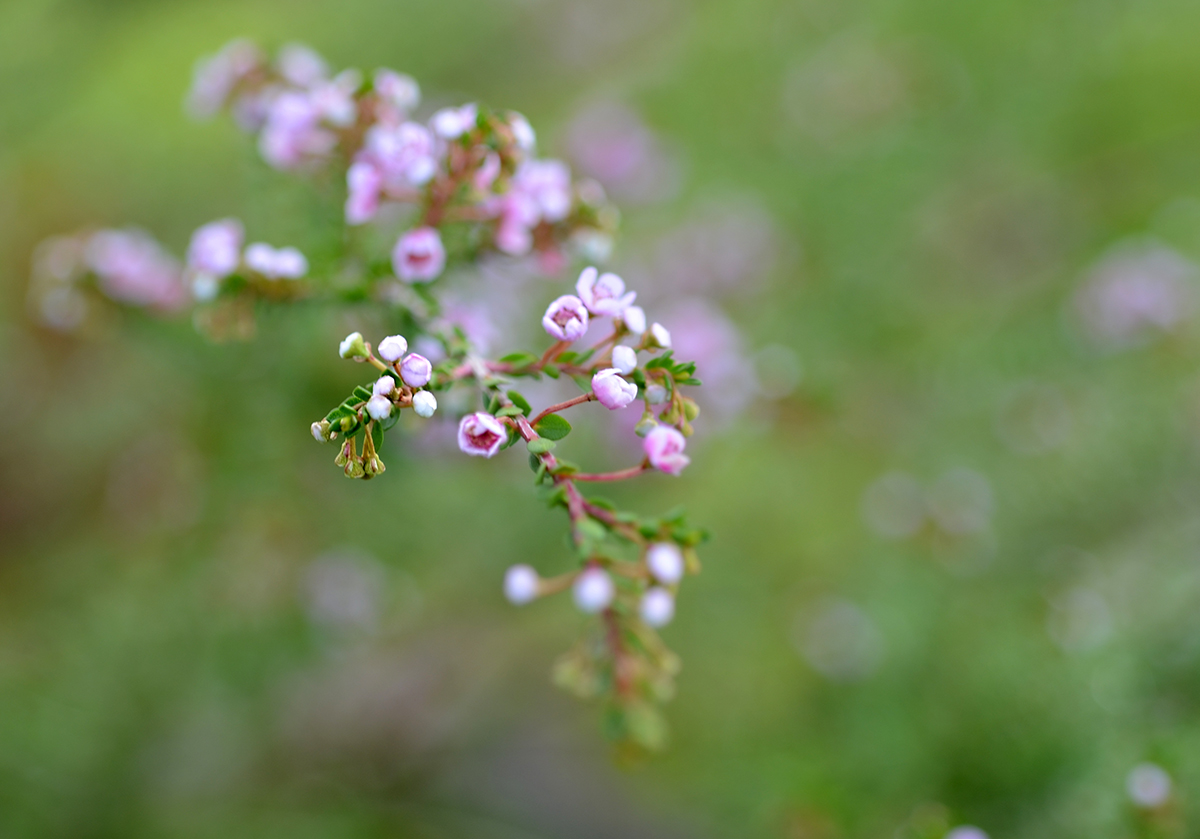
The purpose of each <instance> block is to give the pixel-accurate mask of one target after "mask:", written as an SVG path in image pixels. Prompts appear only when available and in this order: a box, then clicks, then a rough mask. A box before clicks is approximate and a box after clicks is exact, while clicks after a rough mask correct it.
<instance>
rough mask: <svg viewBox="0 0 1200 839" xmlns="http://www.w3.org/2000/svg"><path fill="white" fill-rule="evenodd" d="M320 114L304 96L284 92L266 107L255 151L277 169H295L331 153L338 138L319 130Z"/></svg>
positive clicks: (297, 92) (295, 92)
mask: <svg viewBox="0 0 1200 839" xmlns="http://www.w3.org/2000/svg"><path fill="white" fill-rule="evenodd" d="M320 123H321V112H320V110H319V109H318V108H317V105H316V103H314V102H313V100H312V97H311V96H309V95H308V94H307V93H304V92H300V91H295V90H287V91H283V92H281V93H278V94H277V95H275V96H274V97H273V98H272V99H271V101H270V103H269V105H268V107H267V120H266V124H265V125H264V126H263V129H262V133H261V134H259V136H258V149H259V151H260V152H261V154H262V156H263V159H264V160H266V161H267V163H269V164H271V165H272V166H274V167H276V168H278V169H295V168H296V167H298V166H301V165H303V164H304V163H306V162H309V161H310V160H315V159H320V158H323V157H325V156H327V155H328V154H329V153H330V152H331V151H333V148H334V145H335V144H336V142H337V138H336V137H335V136H334V135H333V133H332V132H330V131H328V130H326V129H324V128H322V127H321V124H320Z"/></svg>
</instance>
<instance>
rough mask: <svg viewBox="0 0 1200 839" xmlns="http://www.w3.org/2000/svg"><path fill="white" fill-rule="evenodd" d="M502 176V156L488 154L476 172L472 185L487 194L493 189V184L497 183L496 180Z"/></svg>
mask: <svg viewBox="0 0 1200 839" xmlns="http://www.w3.org/2000/svg"><path fill="white" fill-rule="evenodd" d="M499 175H500V155H498V154H496V153H495V152H494V151H493V152H488V154H487V156H486V157H484V159H483V163H481V164H479V168H478V169H476V170H475V174H474V176H473V177H472V178H471V183H472V184H474V186H475V188H476V189H477V190H479V191H480V192H484V193H486V192H487V191H488V190H490V189H491V188H492V184H493V183H495V182H496V178H497V177H498V176H499Z"/></svg>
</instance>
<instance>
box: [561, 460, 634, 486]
mask: <svg viewBox="0 0 1200 839" xmlns="http://www.w3.org/2000/svg"><path fill="white" fill-rule="evenodd" d="M649 469H650V463H649V462H648V461H645V460H643V461H642V462H641V463H639V464H638V465H637V466H630V467H629V468H628V469H621V470H619V471H617V472H596V473H591V474H589V473H587V472H576V473H575V474H574V475H572V476H571V479H572V480H575V481H596V482H599V481H624V480H626V479H628V478H636V477H637V476H638V475H640V474H642V473H643V472H645V471H647V470H649Z"/></svg>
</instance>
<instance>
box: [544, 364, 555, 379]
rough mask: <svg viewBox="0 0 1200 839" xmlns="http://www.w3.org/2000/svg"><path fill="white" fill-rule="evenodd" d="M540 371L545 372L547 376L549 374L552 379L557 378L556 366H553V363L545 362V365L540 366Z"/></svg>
mask: <svg viewBox="0 0 1200 839" xmlns="http://www.w3.org/2000/svg"><path fill="white" fill-rule="evenodd" d="M542 372H543V373H545V374H546V375H547V376H549V377H550V378H552V379H557V378H558V368H557V367H555V366H554V365H553V364H547V365H546V366H545V367H543V368H542Z"/></svg>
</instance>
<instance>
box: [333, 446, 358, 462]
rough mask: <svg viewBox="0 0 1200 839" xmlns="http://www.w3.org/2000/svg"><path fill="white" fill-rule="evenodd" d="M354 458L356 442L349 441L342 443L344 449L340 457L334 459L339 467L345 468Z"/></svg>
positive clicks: (340, 452)
mask: <svg viewBox="0 0 1200 839" xmlns="http://www.w3.org/2000/svg"><path fill="white" fill-rule="evenodd" d="M353 457H354V441H353V440H347V441H346V442H345V443H342V448H341V450H340V451H339V452H338V456H337V457H335V458H334V459H333V462H334V463H336V464H337V465H338V466H345V465H346V464H347V463H349V462H350V460H351V458H353Z"/></svg>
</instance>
